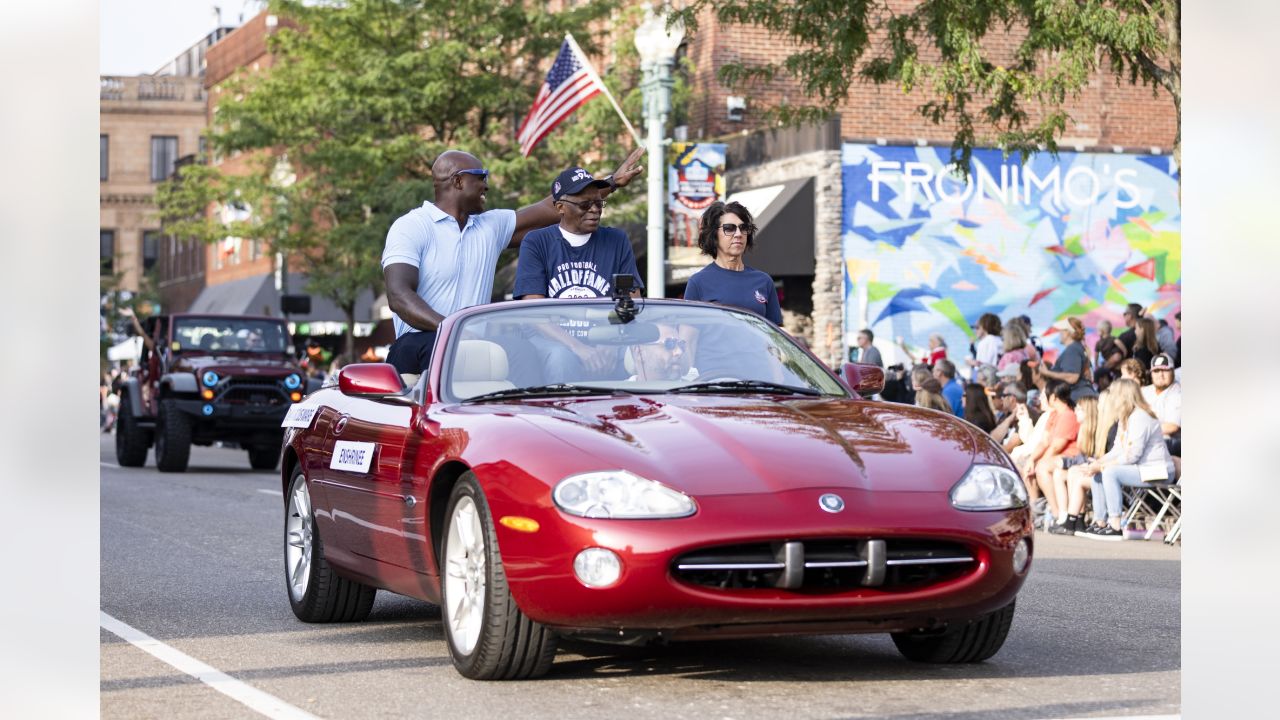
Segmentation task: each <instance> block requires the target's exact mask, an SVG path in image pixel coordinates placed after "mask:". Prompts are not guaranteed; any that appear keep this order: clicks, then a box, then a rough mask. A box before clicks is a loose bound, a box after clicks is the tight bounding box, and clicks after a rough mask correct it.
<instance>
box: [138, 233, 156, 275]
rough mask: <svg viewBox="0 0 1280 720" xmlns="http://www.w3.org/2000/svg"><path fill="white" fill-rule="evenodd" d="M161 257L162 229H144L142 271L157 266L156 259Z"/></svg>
mask: <svg viewBox="0 0 1280 720" xmlns="http://www.w3.org/2000/svg"><path fill="white" fill-rule="evenodd" d="M159 257H160V231H159V230H143V231H142V272H147V271H148V270H150V269H151V268H153V267H155V265H156V260H157V259H158V258H159Z"/></svg>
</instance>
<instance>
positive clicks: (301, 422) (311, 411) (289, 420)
mask: <svg viewBox="0 0 1280 720" xmlns="http://www.w3.org/2000/svg"><path fill="white" fill-rule="evenodd" d="M318 409H319V408H317V407H315V406H311V407H307V406H306V405H294V406H292V407H290V408H289V412H287V413H285V414H284V420H281V421H280V427H298V428H304V427H311V420H312V419H313V418H315V416H316V410H318Z"/></svg>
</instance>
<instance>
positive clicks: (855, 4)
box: [679, 0, 1182, 171]
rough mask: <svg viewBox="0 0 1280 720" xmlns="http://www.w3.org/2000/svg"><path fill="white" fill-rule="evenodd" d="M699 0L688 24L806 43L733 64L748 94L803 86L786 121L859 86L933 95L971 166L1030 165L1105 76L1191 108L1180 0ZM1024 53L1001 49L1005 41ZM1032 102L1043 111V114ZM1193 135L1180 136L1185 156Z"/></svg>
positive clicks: (831, 104)
mask: <svg viewBox="0 0 1280 720" xmlns="http://www.w3.org/2000/svg"><path fill="white" fill-rule="evenodd" d="M903 5H905V3H880V2H873V1H872V0H794V1H793V2H787V3H779V2H774V1H773V0H694V2H691V3H689V4H688V5H687V6H686V7H685V8H684V9H683V10H682V11H681V12H680V13H679V16H680V17H681V18H682V19H683V20H684V21H685V24H686V26H687V27H689V28H690V29H691V30H693V29H695V28H696V25H697V17H698V14H699V13H700V12H701V11H703V10H705V9H711V10H712V11H713V12H714V14H715V17H716V18H717V19H718V20H719V21H720V22H722V23H727V24H747V25H757V26H760V27H763V28H765V29H767V30H769V31H771V32H773V33H775V34H777V35H778V36H781V37H783V38H786V39H788V40H791V41H794V42H795V43H796V46H795V47H796V49H795V50H794V51H793V52H791V54H790V55H788V56H787V57H786V58H785V59H784V60H783V61H782V62H780V63H759V64H753V63H750V62H733V63H728V64H725V65H723V66H721V67H720V68H719V69H718V75H719V77H720V79H721V81H723V82H724V83H726V84H727V85H729V86H730V87H735V88H739V89H742V88H749V87H751V86H752V85H753V84H756V83H761V82H768V81H770V80H772V79H774V78H777V77H780V76H782V75H786V76H789V77H791V78H794V79H796V80H797V81H798V82H799V83H800V84H801V87H802V88H803V91H804V93H805V95H806V97H807V102H806V103H799V104H783V105H780V106H778V107H774V108H771V109H770V114H771V116H772V117H773V118H774V119H777V120H780V121H783V122H786V123H801V122H812V121H815V120H819V119H822V118H825V117H827V116H828V115H829V114H830V113H832V112H834V111H835V110H836V109H837V108H838V107H839V106H840V104H841V103H842V102H843V101H844V100H846V99H847V97H848V94H849V90H850V88H851V87H852V86H854V85H855V84H856V83H858V82H862V81H870V82H873V83H876V84H878V85H894V86H897V87H899V88H900V89H901V90H902V92H904V93H910V92H912V91H915V90H917V89H919V90H921V91H923V93H922V97H923V98H924V99H923V100H922V102H921V103H920V105H919V106H918V111H919V112H920V114H921V115H923V116H924V117H926V118H928V119H929V120H930V121H932V122H934V123H936V124H940V125H942V124H948V123H949V124H950V125H951V127H953V128H954V131H955V136H954V141H953V143H952V148H951V160H952V162H956V163H958V164H959V166H960V168H961V169H962V171H963V170H967V168H968V166H969V159H970V156H971V154H972V150H973V148H974V146H975V145H980V144H988V143H989V144H992V145H995V146H996V147H1000V148H1003V149H1004V150H1005V152H1006V153H1014V152H1016V153H1018V154H1019V155H1020V156H1021V157H1022V159H1023V160H1025V159H1026V157H1027V156H1028V155H1029V154H1030V153H1033V152H1035V151H1036V150H1037V149H1038V148H1039V147H1041V146H1043V147H1045V148H1047V149H1048V150H1050V151H1051V152H1054V151H1056V149H1057V145H1056V138H1058V137H1059V136H1060V135H1061V134H1062V132H1063V131H1064V129H1065V128H1066V124H1067V121H1068V119H1069V117H1068V115H1067V113H1066V112H1065V111H1064V110H1063V105H1064V103H1066V102H1068V101H1069V100H1070V99H1071V98H1073V97H1075V96H1076V95H1078V94H1079V93H1080V91H1081V90H1082V89H1083V88H1084V87H1085V86H1086V85H1087V83H1088V82H1089V79H1090V78H1091V77H1092V76H1093V75H1094V73H1095V71H1098V70H1106V71H1108V72H1110V73H1111V74H1113V75H1114V76H1115V78H1116V80H1117V82H1127V83H1141V84H1143V85H1150V86H1152V91H1153V92H1155V88H1156V87H1160V88H1163V89H1164V90H1166V91H1167V92H1168V93H1169V94H1170V96H1171V97H1172V99H1173V101H1174V103H1175V106H1178V107H1180V105H1181V49H1180V24H1181V16H1182V9H1181V2H1180V0H920V1H919V2H917V3H914V4H912V5H911V6H910V7H909V8H908V9H906V10H904V11H895V10H894V9H893V8H898V7H902V6H903ZM1006 33H1009V35H1008V37H1013V38H1020V42H1018V44H1017V46H1016V47H1014V48H1012V49H1009V48H1007V47H1002V46H1001V42H1000V41H1001V40H1003V39H1004V38H1005V37H1006ZM1029 108H1032V109H1034V110H1038V111H1039V114H1038V117H1037V118H1036V119H1033V116H1032V114H1031V112H1029V110H1028V109H1029ZM1180 143H1181V133H1180V132H1179V136H1178V139H1176V140H1175V154H1177V152H1178V148H1179V147H1180Z"/></svg>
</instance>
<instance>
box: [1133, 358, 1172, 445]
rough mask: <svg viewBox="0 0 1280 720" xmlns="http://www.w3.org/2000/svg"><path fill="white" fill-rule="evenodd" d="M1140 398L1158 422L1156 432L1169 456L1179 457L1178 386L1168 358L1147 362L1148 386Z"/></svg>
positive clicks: (1144, 388)
mask: <svg viewBox="0 0 1280 720" xmlns="http://www.w3.org/2000/svg"><path fill="white" fill-rule="evenodd" d="M1142 398H1143V399H1144V400H1146V401H1147V404H1148V405H1150V406H1151V411H1152V412H1154V413H1155V414H1156V419H1157V420H1159V421H1160V432H1161V433H1163V434H1164V439H1165V444H1167V445H1169V453H1170V454H1172V455H1177V456H1181V455H1182V384H1181V383H1179V382H1177V381H1176V380H1174V378H1173V358H1172V357H1169V355H1168V354H1166V353H1160V354H1159V355H1156V356H1155V357H1153V358H1151V384H1150V385H1147V386H1144V387H1143V388H1142ZM1175 450H1176V452H1175Z"/></svg>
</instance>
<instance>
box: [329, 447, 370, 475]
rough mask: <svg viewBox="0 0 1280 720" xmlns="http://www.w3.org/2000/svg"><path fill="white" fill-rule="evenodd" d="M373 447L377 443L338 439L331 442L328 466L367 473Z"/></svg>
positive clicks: (334, 468)
mask: <svg viewBox="0 0 1280 720" xmlns="http://www.w3.org/2000/svg"><path fill="white" fill-rule="evenodd" d="M375 447H377V443H367V442H351V441H349V440H339V441H338V442H336V443H334V444H333V458H332V459H331V460H330V461H329V467H330V469H333V470H348V471H350V472H360V473H367V472H369V465H370V463H372V462H373V449H374V448H375Z"/></svg>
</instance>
